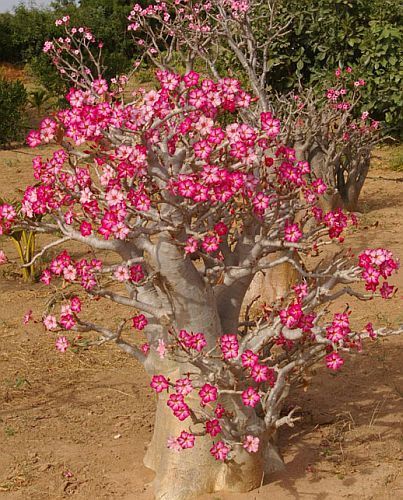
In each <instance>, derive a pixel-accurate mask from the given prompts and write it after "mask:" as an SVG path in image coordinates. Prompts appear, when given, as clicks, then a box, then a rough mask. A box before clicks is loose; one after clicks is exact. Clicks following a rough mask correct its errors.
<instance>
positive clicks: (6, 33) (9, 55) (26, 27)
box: [0, 0, 134, 95]
mask: <svg viewBox="0 0 403 500" xmlns="http://www.w3.org/2000/svg"><path fill="white" fill-rule="evenodd" d="M132 4H133V2H132V0H81V2H80V3H79V5H78V4H77V3H76V2H74V1H69V0H58V1H55V2H52V7H51V8H48V9H40V8H27V7H25V6H23V5H20V6H19V7H17V8H16V9H15V12H14V13H13V14H9V13H7V14H0V62H10V63H29V67H30V70H31V72H32V74H33V75H34V76H35V77H36V78H37V79H38V80H39V82H40V83H41V84H42V85H43V86H44V87H45V88H46V89H47V90H48V91H49V92H51V93H53V94H54V95H62V94H64V93H65V91H66V89H67V83H66V82H65V81H64V80H63V79H62V77H61V76H60V75H59V74H58V73H57V71H56V69H55V68H54V66H53V65H52V63H51V61H50V60H49V58H48V57H47V56H46V55H45V54H43V53H42V48H43V44H44V42H45V41H46V40H49V39H52V38H54V37H57V36H60V35H63V29H62V28H60V27H56V26H55V23H54V21H55V19H57V18H59V17H61V16H63V15H66V14H68V15H69V16H70V18H71V24H72V25H75V26H87V27H89V28H90V29H91V30H92V32H93V33H94V35H95V37H96V38H97V39H98V40H102V41H103V44H104V47H103V56H104V57H103V63H104V65H105V66H106V68H107V70H106V75H105V76H106V77H107V78H111V77H114V76H116V75H117V74H121V73H124V72H126V71H127V70H128V69H129V67H130V65H131V60H132V58H133V54H134V48H133V44H132V42H131V38H130V37H129V36H128V32H127V16H128V14H129V12H130V9H131V6H132Z"/></svg>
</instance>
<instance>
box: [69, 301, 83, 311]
mask: <svg viewBox="0 0 403 500" xmlns="http://www.w3.org/2000/svg"><path fill="white" fill-rule="evenodd" d="M70 309H71V310H72V311H73V312H74V313H77V314H78V313H80V312H81V300H80V299H79V298H78V297H72V299H71V300H70Z"/></svg>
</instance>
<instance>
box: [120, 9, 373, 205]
mask: <svg viewBox="0 0 403 500" xmlns="http://www.w3.org/2000/svg"><path fill="white" fill-rule="evenodd" d="M286 4H287V2H281V1H278V0H211V1H209V2H206V1H204V0H181V1H178V0H168V1H166V2H161V1H158V0H156V1H155V2H150V3H148V5H147V7H144V8H143V7H142V6H141V5H139V4H135V5H134V6H133V9H132V11H131V12H130V15H129V26H128V29H129V31H130V32H131V33H132V35H133V38H134V40H135V42H136V43H137V44H138V46H139V47H141V48H142V49H143V50H142V56H141V58H140V59H139V60H138V61H137V63H138V64H140V63H141V62H142V61H143V59H146V60H149V61H151V62H152V63H153V64H155V65H156V66H159V67H160V68H165V69H167V68H172V67H175V64H177V61H178V59H179V60H182V62H183V64H184V65H186V67H187V68H188V69H194V67H195V65H196V66H199V67H201V66H202V63H204V68H205V70H207V71H208V72H209V73H210V74H211V75H213V77H214V78H216V79H218V78H220V77H221V76H227V75H226V74H224V75H223V73H226V72H227V68H228V67H230V68H233V69H235V72H237V73H240V74H241V77H242V78H243V80H244V81H245V82H247V85H248V88H250V89H251V90H252V91H253V93H254V95H256V96H258V97H259V102H258V107H259V109H260V110H261V111H270V112H272V113H274V114H275V115H276V118H277V119H280V120H281V122H282V124H283V127H282V130H281V136H280V137H281V139H282V140H283V141H284V143H286V144H288V145H289V146H292V147H293V149H294V150H295V154H296V158H297V160H299V161H308V162H309V163H310V166H311V169H312V171H313V172H314V173H315V174H316V175H317V176H318V177H321V178H322V179H323V180H324V181H325V182H326V184H327V187H328V189H327V192H326V193H324V196H323V197H322V205H326V206H327V208H328V209H335V208H338V207H342V208H345V209H347V210H350V211H355V210H357V207H358V199H359V196H360V192H361V189H362V187H363V184H364V181H365V179H366V176H367V173H368V169H369V163H370V155H371V151H372V150H373V148H374V146H375V145H376V144H377V143H379V141H380V140H381V138H380V134H379V131H378V127H379V124H378V122H376V121H374V120H370V119H369V117H368V112H367V111H364V112H363V113H360V114H359V113H358V111H357V109H359V107H360V105H361V103H360V89H361V88H362V87H363V86H365V85H366V82H365V81H364V80H363V79H362V78H360V76H359V75H356V74H355V72H354V71H353V69H352V68H351V67H346V68H344V69H342V68H341V67H339V68H336V69H335V75H334V78H333V79H332V81H327V82H325V81H323V82H322V88H321V90H319V88H320V86H319V85H317V86H316V88H315V89H314V90H312V89H305V88H302V87H301V86H300V87H299V88H297V89H293V91H292V92H290V93H289V94H288V95H278V94H276V93H274V92H273V91H272V89H271V87H270V85H269V84H268V81H269V78H268V77H269V76H271V78H272V79H273V76H272V75H273V74H274V75H275V72H276V65H277V64H281V61H279V60H278V54H279V53H281V50H279V48H278V47H281V44H282V39H283V38H284V37H285V36H286V35H287V34H288V33H289V28H290V24H291V23H292V22H293V19H292V16H291V14H290V15H289V16H286V15H284V7H285V6H286ZM281 10H283V12H281V13H279V11H281Z"/></svg>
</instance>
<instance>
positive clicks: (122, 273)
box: [113, 266, 130, 283]
mask: <svg viewBox="0 0 403 500" xmlns="http://www.w3.org/2000/svg"><path fill="white" fill-rule="evenodd" d="M113 275H114V276H115V278H116V279H117V280H118V281H120V282H121V283H122V282H123V281H127V280H128V279H129V278H130V272H129V269H128V268H127V267H126V266H118V267H117V268H116V269H115V272H114V273H113Z"/></svg>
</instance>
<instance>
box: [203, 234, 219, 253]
mask: <svg viewBox="0 0 403 500" xmlns="http://www.w3.org/2000/svg"><path fill="white" fill-rule="evenodd" d="M219 245H220V238H219V237H218V236H205V237H204V238H203V241H202V248H203V250H204V251H205V252H207V253H213V252H216V251H217V250H218V248H219Z"/></svg>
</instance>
